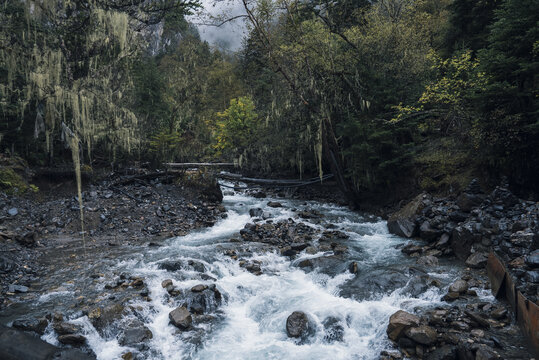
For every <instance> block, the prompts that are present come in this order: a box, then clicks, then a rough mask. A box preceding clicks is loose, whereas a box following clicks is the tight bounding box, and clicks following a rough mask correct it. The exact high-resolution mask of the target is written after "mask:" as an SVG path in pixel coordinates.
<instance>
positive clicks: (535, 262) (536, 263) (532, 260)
mask: <svg viewBox="0 0 539 360" xmlns="http://www.w3.org/2000/svg"><path fill="white" fill-rule="evenodd" d="M525 262H526V265H528V266H529V267H531V268H538V267H539V249H538V250H534V251H532V252H531V253H530V254H529V255H528V256H526V260H525ZM0 264H1V262H0ZM0 268H1V265H0Z"/></svg>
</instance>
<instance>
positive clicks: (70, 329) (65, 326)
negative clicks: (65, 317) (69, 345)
mask: <svg viewBox="0 0 539 360" xmlns="http://www.w3.org/2000/svg"><path fill="white" fill-rule="evenodd" d="M53 329H54V331H56V333H57V334H58V335H69V334H76V333H78V332H80V331H81V329H82V328H81V327H80V326H79V325H75V324H70V323H66V322H57V323H54V325H53Z"/></svg>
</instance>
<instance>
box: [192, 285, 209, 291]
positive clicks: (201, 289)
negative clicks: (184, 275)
mask: <svg viewBox="0 0 539 360" xmlns="http://www.w3.org/2000/svg"><path fill="white" fill-rule="evenodd" d="M207 288H208V286H206V285H204V284H198V285H195V286H193V287H192V288H191V291H192V292H202V291H204V290H206V289H207Z"/></svg>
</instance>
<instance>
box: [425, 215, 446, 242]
mask: <svg viewBox="0 0 539 360" xmlns="http://www.w3.org/2000/svg"><path fill="white" fill-rule="evenodd" d="M442 233H443V231H441V230H438V229H435V228H433V227H432V225H431V223H430V222H429V221H427V220H426V221H424V222H423V223H422V224H421V226H420V227H419V237H420V238H422V239H424V240H426V241H434V240H437V239H438V238H439V237H440V236H441V235H442Z"/></svg>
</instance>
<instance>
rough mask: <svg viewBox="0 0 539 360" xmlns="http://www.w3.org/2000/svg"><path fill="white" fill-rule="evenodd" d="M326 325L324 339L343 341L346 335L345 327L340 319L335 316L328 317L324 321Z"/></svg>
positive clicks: (329, 341)
mask: <svg viewBox="0 0 539 360" xmlns="http://www.w3.org/2000/svg"><path fill="white" fill-rule="evenodd" d="M322 325H323V326H324V331H325V335H324V340H325V341H326V342H328V343H332V342H335V341H343V337H344V327H343V326H342V324H341V322H340V321H339V319H337V318H335V317H328V318H326V319H325V320H324V321H323V322H322Z"/></svg>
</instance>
